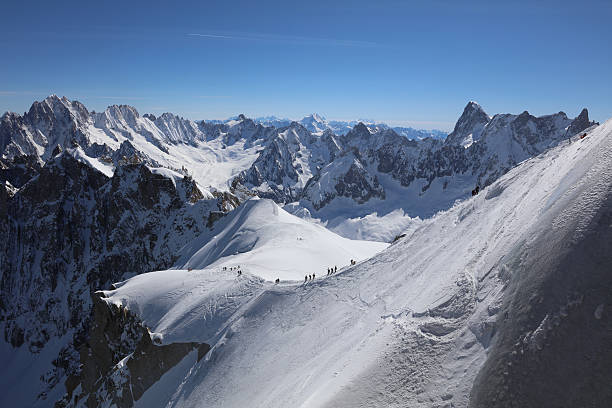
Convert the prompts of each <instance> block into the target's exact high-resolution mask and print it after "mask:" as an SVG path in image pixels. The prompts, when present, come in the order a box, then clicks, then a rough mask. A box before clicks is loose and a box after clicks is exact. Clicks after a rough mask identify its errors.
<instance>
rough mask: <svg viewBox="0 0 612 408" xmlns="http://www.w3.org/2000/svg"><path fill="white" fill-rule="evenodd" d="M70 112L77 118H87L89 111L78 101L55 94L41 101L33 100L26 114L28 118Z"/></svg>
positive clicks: (68, 113) (67, 113)
mask: <svg viewBox="0 0 612 408" xmlns="http://www.w3.org/2000/svg"><path fill="white" fill-rule="evenodd" d="M70 114H72V115H73V116H74V117H75V119H77V120H81V121H83V120H87V118H88V117H89V112H88V111H87V108H85V105H83V104H82V103H81V102H79V101H71V100H69V99H68V98H66V97H65V96H62V97H61V98H60V97H58V96H57V95H55V94H53V95H49V96H48V97H46V98H45V99H43V100H42V101H40V102H38V101H35V102H34V103H33V104H32V106H31V107H30V110H29V111H28V113H27V115H28V116H30V119H36V118H41V119H42V118H49V116H50V115H53V116H58V115H70Z"/></svg>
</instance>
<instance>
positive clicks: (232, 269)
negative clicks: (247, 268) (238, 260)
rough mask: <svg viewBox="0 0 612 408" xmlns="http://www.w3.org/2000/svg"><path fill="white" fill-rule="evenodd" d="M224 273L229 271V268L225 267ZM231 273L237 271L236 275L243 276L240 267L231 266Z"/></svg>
mask: <svg viewBox="0 0 612 408" xmlns="http://www.w3.org/2000/svg"><path fill="white" fill-rule="evenodd" d="M223 270H224V271H227V270H228V269H227V266H224V267H223ZM229 270H230V271H236V273H238V276H242V269H240V265H238V266H230V268H229Z"/></svg>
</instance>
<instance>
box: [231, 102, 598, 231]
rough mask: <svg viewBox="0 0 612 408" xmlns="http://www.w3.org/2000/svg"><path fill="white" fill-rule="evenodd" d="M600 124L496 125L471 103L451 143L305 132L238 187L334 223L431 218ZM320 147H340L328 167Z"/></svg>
mask: <svg viewBox="0 0 612 408" xmlns="http://www.w3.org/2000/svg"><path fill="white" fill-rule="evenodd" d="M592 125H593V123H592V122H590V121H589V120H588V113H587V112H586V110H584V111H583V112H582V113H581V115H580V116H579V117H578V118H576V119H573V120H572V119H569V118H568V117H567V116H566V115H565V114H564V113H563V112H560V113H557V114H554V115H548V116H542V117H539V118H536V117H534V116H532V115H530V114H529V113H528V112H523V113H522V114H520V115H510V114H500V115H495V116H494V117H492V118H491V117H489V116H488V115H487V114H486V113H484V111H483V109H482V108H481V107H480V106H479V105H478V104H476V103H475V102H470V103H468V105H467V106H466V108H465V110H464V112H463V114H462V115H461V117H460V118H459V121H458V122H457V126H456V128H455V130H454V131H453V133H452V134H451V135H450V136H449V138H448V139H446V140H444V141H442V140H434V139H424V140H420V141H415V140H407V139H406V138H404V137H402V136H400V135H398V134H397V133H396V132H395V131H394V130H392V129H388V128H374V129H373V128H372V127H369V126H367V125H365V124H363V123H359V124H357V125H356V126H355V127H354V128H353V129H351V131H349V132H348V133H347V134H346V135H343V136H336V135H333V134H332V133H331V132H326V133H323V134H322V135H320V136H319V135H318V134H313V133H310V137H305V136H306V132H305V130H306V129H305V128H303V127H301V129H303V130H302V133H303V135H304V136H303V137H302V138H301V139H300V140H301V142H299V143H298V142H290V141H287V140H285V139H283V138H278V139H275V142H274V143H272V144H268V145H267V146H266V147H265V148H264V150H263V152H262V153H261V154H260V156H259V158H258V159H257V160H256V161H255V163H254V164H253V166H251V168H250V169H248V170H246V171H244V172H242V173H241V175H240V177H239V178H238V181H239V182H240V183H242V184H243V185H244V186H245V187H246V188H248V189H249V190H251V191H254V192H256V193H257V194H258V195H260V196H263V197H269V198H273V199H274V200H276V201H278V202H285V203H291V202H298V205H292V206H291V208H292V209H294V210H297V211H301V212H303V210H305V211H306V212H307V213H308V214H310V215H311V216H313V217H315V218H319V219H321V220H323V221H324V222H330V221H331V222H332V224H333V223H334V222H335V221H334V220H335V219H336V218H338V217H340V216H341V217H344V218H347V217H351V218H355V217H365V216H366V215H368V214H371V213H373V212H375V211H378V212H379V214H380V213H382V214H387V213H389V212H391V211H393V210H396V209H398V208H399V209H402V210H404V211H405V212H406V213H407V214H409V215H410V216H411V217H415V216H419V217H421V218H423V217H430V216H432V215H433V214H435V213H436V212H438V211H440V210H444V209H447V208H449V207H450V206H451V205H452V204H453V203H454V202H455V201H456V200H458V199H463V198H465V197H467V196H469V195H470V193H471V190H472V189H474V187H475V186H477V185H479V186H481V187H482V186H487V185H489V184H490V183H492V182H493V181H495V180H496V179H497V178H498V177H500V176H501V175H502V174H504V173H505V172H507V171H508V170H509V169H511V168H512V167H514V166H516V165H517V164H518V163H520V162H521V161H523V160H525V159H527V158H529V157H533V156H535V155H537V154H539V153H541V152H543V151H545V150H546V149H548V148H550V147H553V146H555V145H556V144H558V143H560V142H561V141H564V140H567V139H568V138H570V137H571V136H572V135H575V134H576V133H579V132H581V131H583V130H584V129H586V128H588V127H590V126H592ZM292 126H293V128H298V127H299V125H298V124H297V123H295V124H294V125H292ZM283 131H284V132H286V130H283ZM305 140H308V142H304V141H305ZM330 140H331V141H330ZM313 143H314V144H315V145H319V146H327V147H328V149H329V146H332V147H333V158H332V159H331V160H330V161H329V162H327V163H325V160H326V158H327V157H330V158H331V157H332V156H331V155H327V156H325V155H318V156H316V157H313V155H312V152H313V151H315V149H314V148H313V147H312V146H313ZM321 157H323V159H321ZM346 163H352V164H353V165H346ZM305 180H307V181H308V183H305V182H304V181H305ZM340 228H341V229H342V227H341V226H340Z"/></svg>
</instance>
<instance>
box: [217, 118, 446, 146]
mask: <svg viewBox="0 0 612 408" xmlns="http://www.w3.org/2000/svg"><path fill="white" fill-rule="evenodd" d="M236 119H238V116H235V117H232V118H229V119H226V120H206V122H209V123H216V124H221V123H227V122H229V121H231V120H236ZM253 121H254V122H256V123H260V124H262V125H264V126H272V127H275V128H282V127H287V126H289V125H291V122H294V121H292V120H290V119H283V118H278V117H276V116H263V117H259V118H254V119H253ZM297 123H299V124H300V125H302V126H304V127H305V128H306V129H307V130H308V131H309V132H311V133H316V134H321V133H323V132H324V131H326V130H331V131H332V132H333V133H334V134H336V135H345V134H346V133H348V132H349V131H350V130H351V129H352V128H353V127H355V125H357V124H358V123H363V124H365V125H366V126H367V127H368V128H370V130H371V131H372V132H375V131H377V130H382V129H393V130H394V131H395V132H396V133H397V134H399V135H400V136H404V137H405V138H407V139H411V140H421V139H425V138H427V137H431V138H433V139H444V138H446V136H447V135H448V133H447V132H443V131H441V130H436V129H432V130H423V129H414V128H411V127H401V126H389V125H387V124H385V123H376V122H375V121H373V120H367V119H359V120H351V121H342V120H327V119H325V118H324V117H323V116H321V115H319V114H317V113H313V114H311V115H308V116H305V117H304V118H302V119H300V120H298V121H297Z"/></svg>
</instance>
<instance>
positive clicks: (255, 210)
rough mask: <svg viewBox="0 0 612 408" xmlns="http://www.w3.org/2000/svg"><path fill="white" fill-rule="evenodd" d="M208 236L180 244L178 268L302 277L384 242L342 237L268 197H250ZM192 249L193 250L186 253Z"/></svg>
mask: <svg viewBox="0 0 612 408" xmlns="http://www.w3.org/2000/svg"><path fill="white" fill-rule="evenodd" d="M211 235H212V237H211V236H209V235H207V236H205V237H200V238H199V239H197V240H195V241H194V242H193V243H192V244H190V245H189V246H188V247H186V248H184V249H183V253H184V254H183V256H182V257H181V259H179V261H177V266H178V267H179V268H182V269H187V268H189V269H203V268H206V267H211V268H212V267H216V268H217V269H221V268H223V267H226V268H227V269H229V268H234V267H235V268H238V266H240V270H241V271H243V272H245V273H250V274H253V275H257V276H259V277H261V278H264V279H267V280H269V281H273V280H275V279H276V278H279V279H281V280H283V281H286V280H303V279H304V276H305V275H310V274H313V273H314V274H318V275H319V276H321V275H324V274H326V272H327V268H329V267H332V266H336V267H338V266H340V267H342V266H344V265H349V264H350V260H351V259H353V260H363V259H366V258H369V257H371V256H372V255H374V254H375V253H377V252H380V251H381V250H383V249H384V248H386V247H387V244H384V243H380V242H369V241H355V240H350V239H346V238H342V237H340V236H338V235H336V234H334V233H333V232H330V231H329V230H327V229H326V228H324V227H323V226H320V225H316V224H313V223H310V222H307V221H304V220H303V219H300V218H298V217H296V216H294V215H291V214H289V213H288V212H286V211H285V210H283V209H282V208H279V206H278V205H277V204H276V203H274V202H273V201H271V200H265V199H262V200H258V199H253V200H249V201H247V202H246V203H244V204H243V205H242V206H240V207H239V208H238V209H237V210H236V211H234V212H232V213H231V214H230V215H228V216H227V217H226V219H224V220H222V221H219V222H218V224H217V225H216V227H215V229H214V230H213V232H211ZM191 254H193V255H191Z"/></svg>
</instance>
